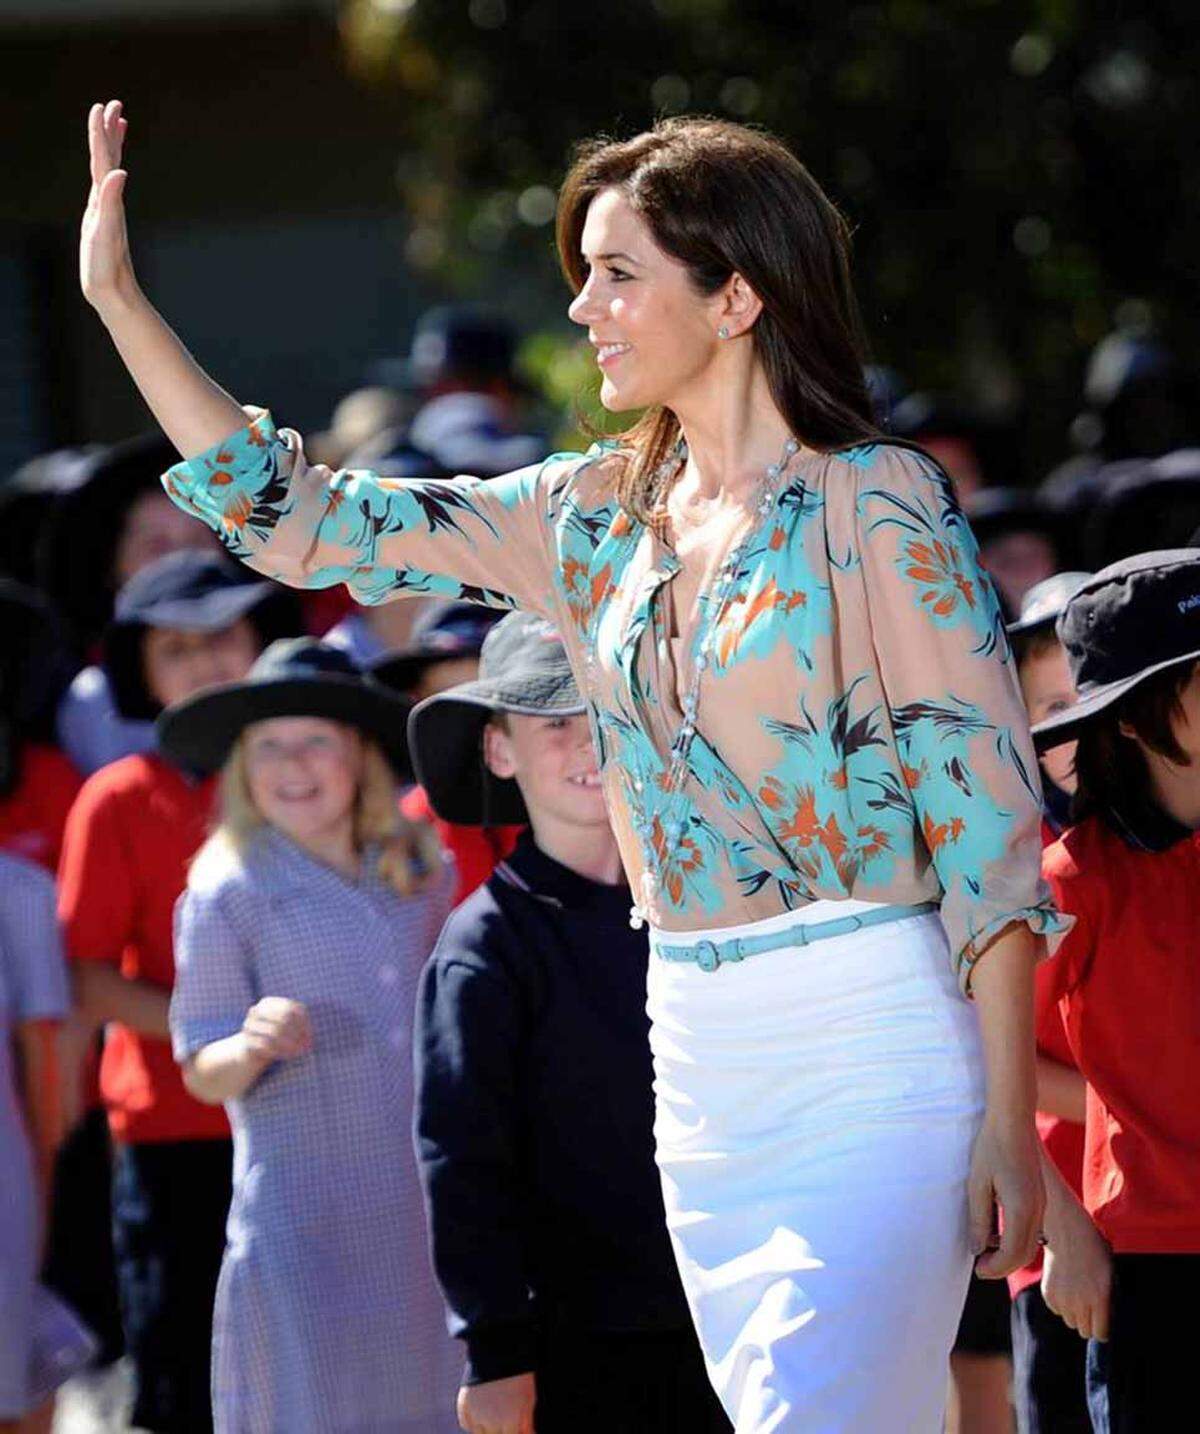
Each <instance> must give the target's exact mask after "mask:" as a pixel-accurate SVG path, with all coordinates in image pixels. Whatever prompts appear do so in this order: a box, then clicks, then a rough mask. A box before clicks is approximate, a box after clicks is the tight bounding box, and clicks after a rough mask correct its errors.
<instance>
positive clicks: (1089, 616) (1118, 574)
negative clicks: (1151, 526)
mask: <svg viewBox="0 0 1200 1434" xmlns="http://www.w3.org/2000/svg"><path fill="white" fill-rule="evenodd" d="M1058 635H1059V638H1060V640H1061V642H1062V644H1063V646H1064V647H1065V648H1066V651H1067V660H1068V662H1069V663H1070V665H1071V675H1072V677H1073V678H1074V679H1075V689H1076V691H1077V692H1078V694H1079V697H1078V700H1077V701H1076V702H1075V703H1074V704H1073V705H1072V706H1070V707H1067V708H1065V709H1064V710H1063V711H1061V712H1056V713H1055V714H1054V716H1053V717H1047V718H1046V720H1045V721H1044V722H1039V723H1038V724H1037V726H1036V727H1034V728H1033V740H1034V744H1035V746H1036V747H1037V749H1038V751H1039V752H1046V751H1049V750H1050V748H1052V747H1058V746H1061V745H1062V744H1063V743H1064V742H1069V741H1071V740H1072V739H1073V738H1075V737H1077V736H1078V735H1079V729H1080V728H1081V727H1082V726H1083V725H1084V724H1085V723H1086V722H1088V721H1090V720H1092V719H1093V718H1095V717H1098V716H1099V715H1100V714H1101V713H1102V712H1104V711H1106V710H1107V709H1108V708H1109V707H1111V706H1112V705H1113V703H1114V702H1118V701H1119V700H1120V699H1121V698H1122V697H1124V696H1125V694H1126V693H1128V692H1132V691H1133V689H1134V688H1135V687H1137V686H1138V684H1139V683H1141V682H1144V681H1145V680H1146V679H1147V678H1148V677H1153V676H1154V675H1155V674H1156V673H1158V672H1164V671H1166V670H1167V669H1168V668H1170V667H1178V666H1181V665H1182V664H1183V663H1185V662H1195V661H1197V660H1200V551H1197V550H1196V549H1194V548H1172V549H1164V550H1163V551H1162V552H1154V553H1139V554H1138V555H1137V556H1136V557H1133V558H1123V559H1122V560H1121V561H1120V562H1119V563H1112V564H1110V566H1109V567H1107V568H1103V569H1102V570H1101V571H1100V572H1098V573H1097V574H1096V576H1095V577H1093V578H1090V579H1089V580H1088V581H1087V582H1086V583H1084V585H1083V586H1082V587H1081V588H1080V589H1079V590H1078V592H1076V594H1075V596H1074V597H1072V598H1071V600H1070V602H1068V603H1067V605H1066V607H1065V608H1064V609H1063V613H1062V616H1061V617H1060V618H1059V620H1058Z"/></svg>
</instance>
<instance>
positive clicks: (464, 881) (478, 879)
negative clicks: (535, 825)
mask: <svg viewBox="0 0 1200 1434" xmlns="http://www.w3.org/2000/svg"><path fill="white" fill-rule="evenodd" d="M400 810H401V811H402V812H403V813H404V815H405V816H406V817H407V818H408V819H409V821H410V822H432V823H433V827H434V830H435V831H436V832H437V834H438V838H439V839H440V841H441V843H442V846H443V847H444V848H445V849H446V850H447V851H448V852H449V853H450V855H451V856H452V857H453V858H454V864H455V866H456V867H457V868H458V886H457V887H456V888H455V892H454V904H455V905H456V906H457V905H458V903H459V902H460V901H462V900H464V899H465V898H466V897H468V896H470V894H471V893H472V892H473V891H474V890H475V888H476V887H477V886H482V885H483V883H484V882H485V881H486V880H487V879H488V877H489V876H491V874H492V871H493V870H494V868H495V866H496V863H497V862H498V861H503V860H504V858H505V857H506V856H508V855H509V854H510V852H511V851H512V849H513V847H515V846H516V844H517V838H518V837H519V836H520V835H521V833H522V832H523V831H524V830H525V828H524V827H523V826H501V827H469V826H459V825H457V824H456V823H454V822H444V821H443V820H442V819H441V817H439V816H436V815H435V814H434V810H433V808H432V807H431V806H430V805H429V798H428V796H426V794H425V788H424V787H413V788H412V790H411V791H408V792H405V794H404V796H403V797H402V798H401V799H400Z"/></svg>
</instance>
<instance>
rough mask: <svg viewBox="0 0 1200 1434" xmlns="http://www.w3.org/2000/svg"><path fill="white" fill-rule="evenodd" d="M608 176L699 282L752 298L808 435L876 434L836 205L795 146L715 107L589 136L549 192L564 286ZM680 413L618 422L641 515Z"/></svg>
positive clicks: (579, 278)
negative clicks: (733, 288) (717, 114)
mask: <svg viewBox="0 0 1200 1434" xmlns="http://www.w3.org/2000/svg"><path fill="white" fill-rule="evenodd" d="M610 188H619V189H620V190H621V191H622V192H623V193H624V194H625V195H626V197H627V198H628V199H629V202H630V203H631V204H632V205H633V207H634V209H635V211H636V212H637V214H638V215H639V217H640V218H641V219H642V221H643V222H644V223H645V224H646V226H647V227H648V228H649V230H650V232H651V234H652V235H653V236H654V240H655V243H657V244H658V246H659V248H661V249H662V250H663V251H664V252H665V253H667V254H669V255H671V257H672V258H674V259H676V260H678V261H679V262H680V263H682V264H684V265H685V266H686V268H687V270H688V273H689V274H690V276H691V280H692V282H693V284H694V285H695V287H696V290H697V292H698V293H701V294H713V293H715V292H716V291H717V290H718V289H720V288H721V286H722V285H723V284H725V283H726V282H727V281H728V280H729V278H730V276H731V275H732V274H734V273H738V274H740V275H741V276H742V277H743V279H745V280H746V282H747V283H748V284H749V285H750V287H751V288H752V289H753V290H754V292H755V293H756V294H757V295H758V297H759V298H760V299H761V300H762V305H763V308H762V313H761V314H760V315H759V317H758V320H757V322H756V323H755V326H754V332H753V336H754V344H755V348H756V350H757V352H758V356H759V358H760V359H761V361H762V365H763V368H764V370H765V372H766V376H767V382H768V384H769V385H770V390H771V394H772V397H773V398H774V400H775V405H776V407H777V408H778V409H779V412H780V413H781V414H782V415H783V417H784V419H785V420H786V422H787V423H788V426H789V427H790V429H791V431H792V432H793V433H794V434H795V435H796V437H797V438H799V439H800V440H801V441H802V442H803V443H804V444H806V445H807V446H809V447H811V448H818V449H836V448H844V447H847V446H849V445H851V444H854V443H858V442H868V441H871V440H872V439H877V438H879V437H880V436H881V435H880V434H879V431H878V429H877V427H876V425H875V421H874V418H873V416H872V412H871V404H870V400H869V398H868V396H867V388H866V381H865V378H864V372H863V364H864V354H865V343H864V339H863V330H862V321H861V318H860V315H859V310H858V303H857V300H856V299H855V296H854V287H853V284H852V282H851V278H850V232H849V228H848V226H847V224H846V221H845V219H844V218H843V217H842V215H841V214H840V213H839V211H838V210H837V208H836V207H835V206H834V205H833V203H832V202H831V201H830V200H829V199H828V198H827V197H826V195H825V194H824V192H823V191H822V189H821V187H820V185H819V184H818V183H817V182H816V180H815V179H814V178H813V177H812V175H811V174H809V172H808V170H807V169H805V167H804V165H802V164H801V163H800V161H799V160H798V159H797V158H796V156H795V155H794V154H792V152H791V151H790V150H789V149H788V148H787V147H786V146H785V145H784V144H783V143H782V142H781V141H779V140H777V139H775V138H774V137H773V136H772V135H769V134H766V133H763V132H762V131H760V130H756V129H751V128H749V127H748V126H746V125H740V124H733V123H731V122H729V121H726V120H717V119H702V118H679V119H668V120H662V121H660V122H659V123H658V124H657V125H655V127H654V128H653V129H652V130H647V131H646V132H645V133H643V134H639V135H636V136H634V138H632V139H628V140H606V139H596V140H589V141H588V142H587V143H585V144H584V145H582V146H581V147H580V149H579V151H578V152H577V155H576V158H575V162H574V163H573V165H572V166H571V169H570V171H569V172H568V174H567V177H566V179H565V180H564V182H563V186H562V189H561V191H560V193H559V201H558V223H557V240H558V256H559V263H560V264H561V265H562V270H563V273H564V274H565V275H566V278H567V282H568V283H569V284H570V285H571V287H572V289H573V290H574V292H575V293H578V292H579V290H580V289H581V288H582V287H583V285H584V283H585V282H586V279H587V270H586V266H585V264H584V261H583V255H582V253H581V249H580V244H581V241H582V237H583V226H584V222H585V221H586V219H587V211H588V206H589V205H590V204H591V202H592V200H593V199H594V198H595V197H596V195H597V194H599V193H600V192H601V191H602V190H605V189H610ZM678 440H679V423H678V420H677V419H676V417H675V415H674V414H673V413H671V412H670V410H669V409H665V408H650V409H647V410H646V412H645V413H644V414H643V415H642V416H641V418H639V419H638V420H637V422H636V423H634V424H633V426H632V427H631V428H629V429H627V430H626V431H625V433H624V434H622V435H621V443H622V446H623V447H624V448H625V450H626V451H627V452H628V455H629V461H628V462H627V463H626V464H625V465H624V470H623V472H622V475H621V477H620V479H619V480H618V487H617V496H618V499H619V501H620V502H621V505H622V506H623V507H624V508H625V509H626V510H627V511H628V512H630V513H631V514H633V515H634V516H635V517H637V518H639V519H640V520H641V521H643V522H653V521H655V520H656V519H657V517H658V516H659V514H660V509H661V505H662V502H663V499H664V498H665V493H664V492H663V491H662V480H661V479H660V478H659V477H658V470H659V468H660V465H661V464H662V463H663V461H664V459H666V458H667V456H668V455H669V454H670V452H671V451H672V449H673V448H674V447H675V445H676V444H677V442H678Z"/></svg>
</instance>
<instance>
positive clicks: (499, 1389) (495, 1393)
mask: <svg viewBox="0 0 1200 1434" xmlns="http://www.w3.org/2000/svg"><path fill="white" fill-rule="evenodd" d="M536 1395H537V1391H536V1389H535V1386H534V1380H533V1375H532V1374H514V1375H513V1376H512V1378H511V1379H492V1380H489V1381H488V1382H487V1383H486V1384H464V1385H463V1387H462V1388H461V1389H460V1390H459V1391H458V1424H459V1428H460V1429H465V1430H466V1431H467V1434H533V1406H534V1402H535V1400H536Z"/></svg>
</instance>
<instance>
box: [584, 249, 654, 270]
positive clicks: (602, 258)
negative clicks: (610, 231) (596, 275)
mask: <svg viewBox="0 0 1200 1434" xmlns="http://www.w3.org/2000/svg"><path fill="white" fill-rule="evenodd" d="M583 258H584V261H585V262H586V263H589V264H607V263H608V262H609V261H610V260H612V259H624V260H625V262H626V263H627V264H636V265H637V266H638V267H639V268H641V264H642V261H641V260H640V259H635V258H634V257H633V255H632V254H626V253H625V252H624V251H623V250H621V249H614V250H613V252H612V253H611V254H597V255H596V257H595V258H594V259H589V258H588V256H587V254H586V253H585V254H584V255H583Z"/></svg>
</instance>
